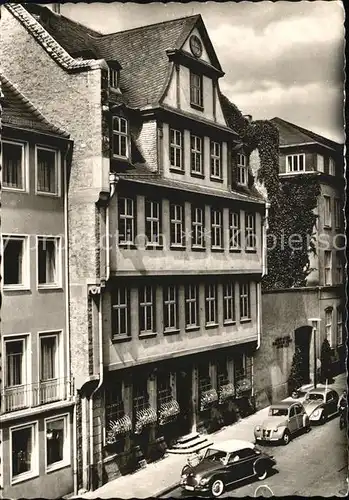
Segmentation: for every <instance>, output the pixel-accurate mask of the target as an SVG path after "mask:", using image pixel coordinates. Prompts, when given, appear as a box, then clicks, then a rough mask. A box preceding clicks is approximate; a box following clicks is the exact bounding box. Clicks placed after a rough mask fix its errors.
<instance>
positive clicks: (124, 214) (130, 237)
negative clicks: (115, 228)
mask: <svg viewBox="0 0 349 500" xmlns="http://www.w3.org/2000/svg"><path fill="white" fill-rule="evenodd" d="M118 207H119V244H120V245H131V244H133V243H134V240H135V211H136V210H135V201H134V200H133V199H132V198H122V197H120V198H119V203H118Z"/></svg>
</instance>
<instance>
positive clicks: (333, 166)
mask: <svg viewBox="0 0 349 500" xmlns="http://www.w3.org/2000/svg"><path fill="white" fill-rule="evenodd" d="M328 175H336V162H335V161H334V158H332V157H331V156H330V157H329V159H328Z"/></svg>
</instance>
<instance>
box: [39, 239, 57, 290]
mask: <svg viewBox="0 0 349 500" xmlns="http://www.w3.org/2000/svg"><path fill="white" fill-rule="evenodd" d="M42 240H45V241H53V242H54V243H55V265H56V270H55V275H56V276H55V277H56V279H55V281H54V282H53V283H39V242H40V241H42ZM36 287H37V288H38V289H39V290H42V289H43V290H45V289H52V288H62V238H61V237H60V236H46V235H38V236H36Z"/></svg>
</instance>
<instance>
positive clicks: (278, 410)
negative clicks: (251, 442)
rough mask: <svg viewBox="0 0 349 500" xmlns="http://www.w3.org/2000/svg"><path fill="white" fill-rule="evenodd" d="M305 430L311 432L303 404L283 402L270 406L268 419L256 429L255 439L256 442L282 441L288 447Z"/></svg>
mask: <svg viewBox="0 0 349 500" xmlns="http://www.w3.org/2000/svg"><path fill="white" fill-rule="evenodd" d="M303 429H304V430H305V431H306V432H307V431H309V430H310V422H309V418H308V415H307V414H306V412H305V409H304V407H303V405H302V403H299V402H298V401H297V402H294V401H281V402H280V403H277V404H274V405H271V406H270V408H269V413H268V418H267V419H266V420H264V422H263V423H262V424H261V425H257V426H256V427H255V429H254V437H255V440H256V442H262V441H280V442H282V443H283V444H285V445H286V444H288V443H289V442H290V439H291V437H292V436H293V435H294V434H295V433H297V432H299V431H301V430H303Z"/></svg>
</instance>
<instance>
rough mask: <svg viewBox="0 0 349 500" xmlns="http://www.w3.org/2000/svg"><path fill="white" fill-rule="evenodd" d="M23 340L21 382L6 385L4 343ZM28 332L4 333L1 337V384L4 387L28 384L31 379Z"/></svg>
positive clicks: (5, 351) (5, 352) (5, 350)
mask: <svg viewBox="0 0 349 500" xmlns="http://www.w3.org/2000/svg"><path fill="white" fill-rule="evenodd" d="M18 341H22V342H23V359H22V377H23V383H22V384H19V385H10V386H9V385H7V383H8V381H7V349H6V344H7V343H10V342H18ZM29 344H30V334H29V333H15V334H12V335H5V336H4V337H3V349H2V352H3V367H2V370H3V373H4V376H3V384H4V389H10V388H11V387H22V386H25V385H28V384H30V381H31V370H30V349H29V347H30V345H29Z"/></svg>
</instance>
